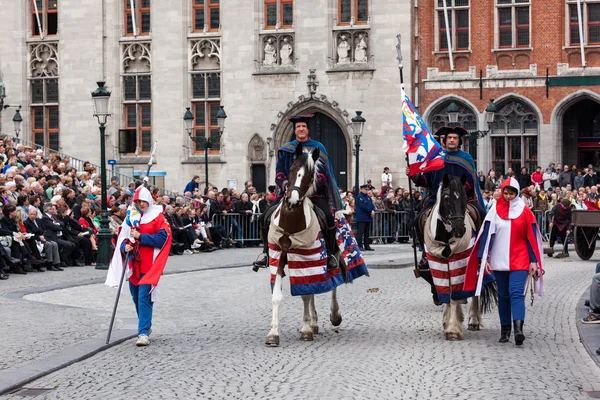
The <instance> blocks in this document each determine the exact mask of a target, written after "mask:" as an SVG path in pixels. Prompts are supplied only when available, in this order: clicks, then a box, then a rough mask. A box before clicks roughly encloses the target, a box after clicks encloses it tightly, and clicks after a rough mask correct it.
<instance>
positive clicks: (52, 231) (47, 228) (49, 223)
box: [38, 214, 64, 241]
mask: <svg viewBox="0 0 600 400" xmlns="http://www.w3.org/2000/svg"><path fill="white" fill-rule="evenodd" d="M38 223H39V221H38ZM40 225H41V228H42V230H43V231H44V236H45V237H46V239H48V240H52V241H56V240H58V239H59V238H60V239H63V234H62V232H63V228H64V223H62V222H61V221H59V220H58V218H56V219H53V218H50V217H49V216H48V215H47V214H44V215H43V216H42V220H41V224H40ZM59 232H60V235H59Z"/></svg>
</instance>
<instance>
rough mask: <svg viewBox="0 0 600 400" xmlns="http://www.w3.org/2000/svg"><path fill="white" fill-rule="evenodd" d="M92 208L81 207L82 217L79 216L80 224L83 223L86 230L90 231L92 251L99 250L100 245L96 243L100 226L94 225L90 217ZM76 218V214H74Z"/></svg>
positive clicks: (82, 225)
mask: <svg viewBox="0 0 600 400" xmlns="http://www.w3.org/2000/svg"><path fill="white" fill-rule="evenodd" d="M89 214H90V209H89V208H87V207H84V208H82V209H81V217H79V220H78V222H79V225H81V227H82V228H83V229H84V230H87V231H88V232H89V236H88V237H89V239H90V242H91V244H92V251H98V246H97V245H96V243H97V238H96V235H97V234H98V228H96V225H94V222H93V221H92V219H91V218H90V215H89ZM73 219H74V216H73Z"/></svg>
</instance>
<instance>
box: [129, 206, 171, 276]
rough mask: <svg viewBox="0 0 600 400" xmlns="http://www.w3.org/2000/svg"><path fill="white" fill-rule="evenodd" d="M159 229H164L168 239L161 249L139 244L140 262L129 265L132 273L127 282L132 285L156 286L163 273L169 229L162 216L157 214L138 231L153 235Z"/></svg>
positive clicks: (168, 241)
mask: <svg viewBox="0 0 600 400" xmlns="http://www.w3.org/2000/svg"><path fill="white" fill-rule="evenodd" d="M161 229H164V230H165V231H166V232H167V234H168V239H167V241H166V243H165V244H164V246H163V247H162V249H160V248H157V247H153V246H145V245H143V244H141V242H140V247H139V252H140V261H139V263H138V262H132V263H131V264H132V269H133V271H132V275H131V277H129V281H130V282H131V283H133V284H134V285H138V284H151V285H156V284H158V280H159V279H160V276H161V275H162V273H163V270H164V268H165V264H166V261H167V257H168V256H169V250H170V248H171V227H170V226H169V224H168V222H167V220H166V219H165V217H164V215H163V214H159V215H158V216H157V217H156V218H154V219H153V220H152V221H150V222H148V223H145V224H141V225H140V227H139V231H140V233H141V234H142V235H144V234H150V235H154V234H157V233H158V231H160V230H161ZM141 274H145V275H144V278H143V279H142V280H140V275H141Z"/></svg>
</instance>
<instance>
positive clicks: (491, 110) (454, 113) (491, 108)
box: [447, 99, 496, 139]
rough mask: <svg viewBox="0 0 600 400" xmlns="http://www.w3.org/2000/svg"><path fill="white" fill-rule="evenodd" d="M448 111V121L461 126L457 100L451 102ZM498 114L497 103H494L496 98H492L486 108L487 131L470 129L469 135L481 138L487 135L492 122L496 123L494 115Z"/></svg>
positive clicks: (451, 124)
mask: <svg viewBox="0 0 600 400" xmlns="http://www.w3.org/2000/svg"><path fill="white" fill-rule="evenodd" d="M447 113H448V121H450V126H459V125H460V124H459V123H458V106H457V105H456V103H455V102H452V103H450V105H449V106H448V108H447ZM495 115H496V105H495V104H494V99H490V104H488V106H487V107H486V108H485V122H486V124H487V126H488V128H487V130H485V131H480V130H476V131H470V132H469V136H471V137H475V138H477V139H481V138H483V137H485V136H486V135H487V134H488V133H489V132H490V131H491V130H492V124H493V123H494V117H495Z"/></svg>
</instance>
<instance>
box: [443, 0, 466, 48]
mask: <svg viewBox="0 0 600 400" xmlns="http://www.w3.org/2000/svg"><path fill="white" fill-rule="evenodd" d="M446 7H447V9H448V25H449V27H448V29H449V30H450V42H451V44H452V49H453V50H469V44H470V34H469V0H446ZM436 9H437V18H438V27H439V29H438V38H439V42H438V43H439V50H440V51H445V50H448V39H447V36H446V31H447V29H446V16H445V15H444V2H443V0H437V7H436Z"/></svg>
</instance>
